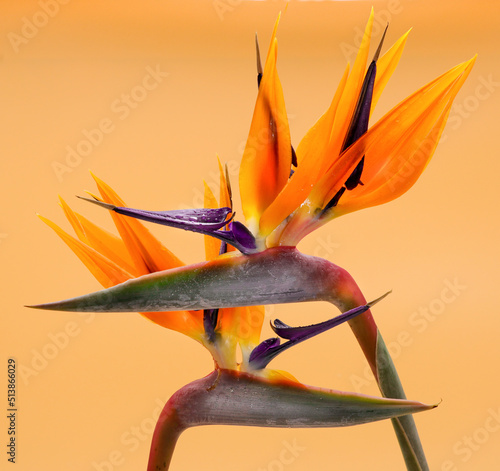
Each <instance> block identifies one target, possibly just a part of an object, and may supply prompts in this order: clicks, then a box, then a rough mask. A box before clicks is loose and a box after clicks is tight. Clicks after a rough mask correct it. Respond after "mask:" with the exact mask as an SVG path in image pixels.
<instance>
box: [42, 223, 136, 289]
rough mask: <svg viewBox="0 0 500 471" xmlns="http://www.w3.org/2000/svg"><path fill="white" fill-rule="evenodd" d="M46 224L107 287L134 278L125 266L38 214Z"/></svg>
mask: <svg viewBox="0 0 500 471" xmlns="http://www.w3.org/2000/svg"><path fill="white" fill-rule="evenodd" d="M38 217H39V218H40V219H41V220H42V221H43V222H44V223H45V224H47V225H48V226H49V227H51V228H52V229H53V230H54V231H55V232H56V234H57V235H58V236H59V237H60V238H61V239H62V240H63V241H64V242H65V243H66V245H68V247H69V248H70V249H71V250H72V251H73V252H74V253H75V254H76V256H77V257H78V258H79V259H80V260H81V261H82V262H83V264H84V265H85V266H86V267H87V268H88V269H89V271H90V272H91V273H92V275H94V276H95V278H96V279H97V281H99V283H101V285H102V286H104V287H105V288H109V287H111V286H114V285H117V284H118V283H123V282H124V281H127V280H129V279H130V278H133V277H132V275H131V274H130V273H128V272H126V271H125V270H124V269H123V268H121V267H120V266H118V265H116V263H114V262H112V261H111V260H109V259H108V258H106V257H105V256H103V255H101V254H100V253H99V252H97V251H96V250H94V249H93V248H92V247H89V246H88V245H86V244H84V243H83V242H81V241H79V240H77V239H75V238H74V237H72V236H70V235H69V234H67V233H66V232H65V231H63V230H62V229H61V228H60V227H59V226H58V225H56V224H54V223H53V222H52V221H50V220H49V219H46V218H44V217H43V216H40V215H39V216H38Z"/></svg>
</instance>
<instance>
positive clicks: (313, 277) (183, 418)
mask: <svg viewBox="0 0 500 471" xmlns="http://www.w3.org/2000/svg"><path fill="white" fill-rule="evenodd" d="M373 18H374V16H373V11H372V13H371V15H370V18H369V20H368V23H367V26H366V28H365V32H364V36H363V40H362V43H361V46H360V49H359V52H358V55H357V57H356V60H355V62H354V64H353V67H352V70H350V71H349V67H347V68H346V70H345V72H344V74H343V76H342V78H341V80H340V84H339V86H338V88H337V91H336V93H335V95H334V97H333V99H332V102H331V104H330V106H329V108H328V109H327V111H326V112H325V113H324V114H323V115H322V116H321V117H320V118H319V120H318V121H317V122H316V124H315V125H314V126H313V127H312V128H311V129H310V130H309V131H308V133H307V134H306V135H305V136H304V138H303V139H302V141H301V142H300V143H299V145H298V147H297V149H296V151H295V149H294V147H293V146H292V142H291V137H290V132H289V127H288V121H287V114H286V109H285V102H284V98H283V91H282V88H281V84H280V81H279V77H278V73H277V70H276V62H277V39H276V32H277V27H278V22H279V18H278V21H277V22H276V24H275V28H274V31H273V34H272V39H271V44H270V47H269V51H268V54H267V59H266V61H265V66H264V68H262V66H261V64H260V56H259V53H258V54H257V57H258V85H259V91H258V96H257V101H256V105H255V110H254V115H253V119H252V122H251V126H250V132H249V136H248V140H247V144H246V147H245V151H244V153H243V158H242V163H241V167H240V178H239V186H240V193H241V200H242V209H243V214H244V216H245V220H246V225H244V224H242V223H241V222H239V221H236V220H235V219H234V217H235V213H234V211H233V203H232V197H231V188H230V183H229V178H228V177H227V172H225V171H224V168H223V166H222V165H221V164H220V162H219V170H220V195H219V201H217V199H216V198H215V196H214V195H213V193H212V192H211V190H210V189H209V187H208V186H205V208H203V209H196V210H177V211H144V210H138V209H132V208H129V207H127V206H126V205H125V203H124V202H123V201H122V200H121V199H120V198H119V196H118V195H117V194H116V193H115V192H114V191H113V190H112V189H111V188H110V187H109V186H108V185H106V184H105V183H104V182H102V181H101V180H99V179H98V178H97V177H94V178H95V180H96V182H97V186H98V189H99V191H100V197H97V196H95V195H91V196H92V197H93V199H91V200H89V201H92V202H94V203H96V204H98V205H100V206H103V207H105V208H107V209H108V210H110V212H111V215H112V217H113V220H114V223H115V225H116V227H117V230H118V232H119V234H120V237H116V236H114V235H112V234H111V233H109V232H107V231H105V230H103V229H101V228H99V227H97V226H95V225H94V224H93V223H91V222H90V221H89V220H88V219H86V218H85V217H83V216H82V215H80V214H77V213H75V212H73V211H72V210H71V209H70V208H69V206H68V205H67V204H66V203H65V202H64V201H63V200H61V205H62V207H63V210H64V212H65V215H66V217H67V219H68V220H69V222H70V223H71V225H72V227H73V229H74V231H75V233H76V235H77V237H78V239H75V238H73V237H71V236H70V235H68V234H67V233H66V232H64V231H63V230H62V229H61V228H59V227H58V226H57V225H55V224H54V223H52V222H51V221H48V220H46V219H44V218H42V219H43V220H44V221H45V222H47V224H49V225H50V226H51V227H52V228H53V229H54V230H55V231H56V232H57V233H58V235H59V236H60V237H61V238H62V239H63V240H64V241H65V242H66V243H67V244H68V245H69V247H70V248H71V249H72V250H73V251H74V252H75V253H76V255H77V256H78V257H79V258H80V259H81V260H82V261H83V263H84V264H85V265H86V266H87V268H88V269H89V270H90V271H91V272H92V274H93V275H94V276H95V277H96V278H97V280H98V281H99V282H100V283H101V284H102V285H103V286H104V288H105V289H104V290H102V291H98V292H96V293H92V294H88V295H84V296H80V297H77V298H73V299H69V300H66V301H61V302H55V303H49V304H43V305H38V306H33V307H37V308H43V309H54V310H67V311H92V312H111V311H113V312H141V313H142V315H143V316H144V317H146V318H148V319H149V320H151V321H153V322H155V323H157V324H159V325H161V326H163V327H166V328H169V329H172V330H176V331H179V332H182V333H184V334H186V335H188V336H190V337H191V338H193V339H194V340H196V341H197V342H199V343H201V344H202V345H204V346H205V347H206V348H207V349H208V350H209V351H210V353H211V354H212V356H213V358H214V363H215V369H214V372H213V373H211V374H210V375H208V376H207V377H205V378H203V379H201V380H198V381H195V382H193V383H191V384H189V385H187V386H185V387H184V388H182V389H181V390H180V391H178V392H177V393H176V394H174V396H172V398H171V399H170V400H169V402H168V403H167V405H166V406H165V409H164V411H163V412H162V415H161V416H160V419H159V421H158V424H157V427H156V430H155V433H154V436H153V443H152V447H151V454H150V460H149V465H148V470H150V471H152V470H157V469H167V468H168V467H169V463H170V459H171V457H172V454H173V451H174V447H175V443H176V441H177V438H178V437H179V435H180V433H181V432H182V431H183V430H184V429H186V428H187V427H191V426H195V425H202V424H232V425H254V426H273V427H280V426H286V427H331V426H345V425H355V424H360V423H365V422H369V421H374V420H381V419H385V418H391V419H392V421H393V425H394V429H395V432H396V435H397V437H398V440H399V444H400V447H401V450H402V453H403V457H404V460H405V463H406V466H407V468H408V469H411V470H413V469H415V470H425V469H428V466H427V462H426V459H425V455H424V452H423V449H422V446H421V443H420V439H419V437H418V433H417V430H416V427H415V423H414V421H413V418H412V416H411V415H409V414H413V413H415V412H419V411H423V410H428V409H430V408H432V407H433V406H428V405H425V404H422V403H418V402H414V401H408V400H406V396H405V393H404V391H403V387H402V385H401V382H400V381H399V378H398V375H397V372H396V369H395V367H394V364H393V362H392V360H391V359H390V356H389V353H388V351H387V348H386V346H385V344H384V341H383V338H382V336H381V334H380V332H379V330H378V329H377V326H376V323H375V321H374V319H373V316H372V313H371V309H370V308H371V307H372V306H373V305H374V304H375V303H376V302H377V301H379V300H380V299H381V298H383V297H384V296H382V297H381V298H379V299H377V300H375V301H373V302H371V303H367V302H366V300H365V298H364V296H363V294H362V293H361V291H360V289H359V288H358V286H357V285H356V283H355V281H354V280H353V279H352V277H351V276H350V275H349V274H348V273H347V272H346V271H345V270H344V269H342V268H340V267H338V266H336V265H334V264H332V263H330V262H328V261H326V260H323V259H320V258H317V257H311V256H307V255H304V254H301V253H300V252H299V251H298V250H297V249H296V248H295V247H296V245H297V244H298V242H299V241H300V240H301V239H302V238H303V237H305V236H306V235H307V234H309V233H310V232H311V231H313V230H315V229H317V228H318V227H320V226H322V225H323V224H325V223H327V222H329V221H330V220H332V219H334V218H336V217H338V216H341V215H343V214H347V213H349V212H353V211H356V210H359V209H363V208H368V207H370V206H375V205H379V204H383V203H386V202H388V201H391V200H393V199H395V198H397V197H399V196H400V195H401V194H403V193H404V192H406V191H407V190H408V189H409V188H410V187H411V186H412V185H413V184H414V183H415V182H416V180H417V179H418V177H419V176H420V174H421V173H422V171H423V170H424V168H425V167H426V165H427V163H428V162H429V160H430V158H431V156H432V154H433V153H434V150H435V148H436V146H437V143H438V141H439V138H440V136H441V133H442V131H443V129H444V126H445V124H446V120H447V118H448V115H449V113H450V109H451V105H452V102H453V99H454V98H455V96H456V94H457V93H458V91H459V89H460V87H461V86H462V84H463V83H464V81H465V79H466V78H467V76H468V74H469V73H470V70H471V68H472V66H473V64H474V61H475V58H473V59H471V60H469V61H467V62H464V63H463V64H460V65H458V66H456V67H454V68H452V69H450V70H449V71H448V72H446V73H444V74H443V75H441V76H440V77H438V78H436V79H435V80H433V81H432V82H430V83H429V84H427V85H425V86H424V87H422V88H421V89H419V90H418V91H416V92H415V93H413V94H412V95H410V96H409V97H408V98H406V99H405V100H403V101H402V102H401V103H400V104H398V105H397V106H395V107H394V108H393V109H392V110H391V111H389V112H388V113H387V114H386V115H385V116H383V117H382V118H381V119H380V120H379V121H378V122H377V123H376V124H374V125H373V126H372V127H370V128H369V127H368V122H369V118H370V114H371V113H372V111H373V108H374V107H375V105H376V102H377V101H378V99H379V97H380V95H381V93H382V90H383V89H384V87H385V86H386V84H387V82H388V80H389V78H390V76H391V75H392V73H393V71H394V69H395V68H396V65H397V63H398V61H399V59H400V57H401V54H402V51H403V48H404V45H405V42H406V39H407V36H408V33H406V34H405V35H403V36H402V37H401V38H400V39H399V40H398V41H396V43H395V44H394V45H393V46H392V47H391V48H390V49H389V50H388V51H387V52H386V53H385V54H384V55H381V48H382V42H383V38H382V40H381V41H380V44H379V46H378V48H377V51H376V52H375V55H374V58H373V60H372V61H371V62H370V64H369V65H368V67H367V62H368V51H369V45H370V38H371V29H372V24H373ZM384 36H385V33H384ZM257 52H258V45H257ZM138 219H142V220H145V221H149V222H153V223H158V224H163V225H167V226H173V227H178V228H181V229H185V230H189V231H194V232H198V233H201V234H204V235H205V251H206V258H207V261H205V262H201V263H198V264H195V265H190V266H184V264H183V263H182V262H181V261H180V260H179V259H178V258H177V257H176V256H175V255H174V254H172V253H171V252H170V251H169V250H168V249H167V248H165V247H164V246H163V245H162V244H161V242H159V241H158V240H157V239H156V238H155V237H154V236H153V235H152V234H151V233H150V232H149V231H148V229H147V228H146V227H145V226H144V225H143V224H142V223H141V222H140V221H138ZM315 300H324V301H328V302H331V303H332V304H334V305H336V306H337V307H338V308H339V309H340V310H341V311H342V314H341V315H339V316H337V317H335V318H333V319H330V320H327V321H325V322H322V323H320V324H315V325H309V326H303V327H291V326H288V325H287V324H285V323H284V322H281V321H280V320H278V319H276V320H275V321H274V322H273V323H272V325H271V326H272V328H273V330H274V332H275V333H276V337H275V338H271V339H267V340H264V341H262V342H260V333H261V327H262V323H263V319H264V308H263V305H265V304H278V303H291V302H302V301H315ZM343 322H348V323H349V324H350V326H351V328H352V330H353V332H354V334H355V336H356V338H357V339H358V342H359V344H360V346H361V348H362V350H363V352H364V354H365V356H366V358H367V360H368V362H369V364H370V367H371V369H372V371H373V374H374V376H375V378H376V380H377V382H378V384H379V387H380V390H381V392H382V395H383V396H384V397H383V398H376V397H370V396H364V395H357V394H348V393H341V392H338V391H333V390H323V389H318V388H313V387H310V386H305V385H303V384H301V383H299V382H298V381H297V380H296V379H295V378H294V377H293V376H292V375H290V374H289V373H286V372H281V371H276V370H272V369H269V368H268V364H269V363H270V362H271V361H272V360H273V359H274V358H275V357H276V356H277V355H278V354H280V353H282V352H283V351H285V350H287V349H288V348H290V347H292V346H294V345H297V344H298V343H300V342H302V341H304V340H307V339H309V338H311V337H313V336H315V335H318V334H320V333H322V332H324V331H326V330H328V329H331V328H333V327H335V326H337V325H339V324H341V323H343ZM283 341H284V342H283ZM282 342H283V343H282ZM238 349H240V350H241V358H242V360H241V361H239V362H238V361H237V360H236V358H237V350H238Z"/></svg>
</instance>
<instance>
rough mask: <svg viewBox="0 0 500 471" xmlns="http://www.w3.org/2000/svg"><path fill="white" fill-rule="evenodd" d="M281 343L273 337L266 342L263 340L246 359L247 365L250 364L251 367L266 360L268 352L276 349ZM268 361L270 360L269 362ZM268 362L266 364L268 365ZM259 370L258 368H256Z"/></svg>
mask: <svg viewBox="0 0 500 471" xmlns="http://www.w3.org/2000/svg"><path fill="white" fill-rule="evenodd" d="M280 343H281V341H280V339H279V338H277V337H273V338H270V339H267V340H264V341H263V342H261V343H259V345H257V346H256V347H255V348H254V349H253V350H252V353H250V357H249V359H248V361H249V363H252V366H253V365H255V364H257V363H259V364H260V362H261V361H262V359H265V358H267V356H268V355H269V353H270V352H272V351H273V349H275V348H276V347H279V345H280ZM269 361H270V360H269ZM269 361H268V362H267V363H269ZM267 363H266V364H267ZM261 368H265V366H262V367H261ZM256 369H260V368H256Z"/></svg>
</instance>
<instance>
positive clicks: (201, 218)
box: [79, 197, 257, 254]
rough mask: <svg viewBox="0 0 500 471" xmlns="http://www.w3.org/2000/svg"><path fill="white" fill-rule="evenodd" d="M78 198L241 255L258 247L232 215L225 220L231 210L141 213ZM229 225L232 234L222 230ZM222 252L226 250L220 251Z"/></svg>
mask: <svg viewBox="0 0 500 471" xmlns="http://www.w3.org/2000/svg"><path fill="white" fill-rule="evenodd" d="M79 198H81V199H84V200H85V201H89V202H91V203H94V204H97V205H98V206H102V207H103V208H106V209H109V210H110V211H114V212H116V213H118V214H122V215H124V216H129V217H133V218H136V219H142V220H143V221H148V222H152V223H155V224H161V225H163V226H169V227H176V228H178V229H184V230H186V231H191V232H198V233H200V234H205V235H209V236H211V237H215V238H216V239H219V240H221V241H223V242H225V243H228V244H231V245H232V246H233V247H235V248H237V249H238V250H239V251H240V252H242V253H244V254H249V253H253V252H255V251H256V250H255V249H256V247H257V244H256V243H255V238H254V237H253V235H252V234H251V232H250V231H249V230H248V229H247V228H246V227H245V226H244V225H243V224H241V223H240V222H231V221H232V218H233V217H234V214H233V215H231V217H230V218H229V219H228V216H229V215H230V214H231V213H232V211H231V208H227V207H224V208H217V209H207V208H204V209H179V210H173V211H144V210H142V209H133V208H124V207H121V206H115V205H112V204H108V203H103V202H102V201H99V200H91V199H89V198H82V197H79ZM228 224H229V225H230V227H231V230H229V231H226V230H223V229H222V228H223V227H224V226H226V225H228ZM222 250H225V249H224V248H223V247H221V251H222ZM222 253H224V252H222Z"/></svg>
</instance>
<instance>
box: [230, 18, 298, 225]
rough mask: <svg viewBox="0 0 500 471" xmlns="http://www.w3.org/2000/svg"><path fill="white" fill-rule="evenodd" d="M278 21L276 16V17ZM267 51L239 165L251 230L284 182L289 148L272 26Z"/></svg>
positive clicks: (286, 175) (288, 169)
mask: <svg viewBox="0 0 500 471" xmlns="http://www.w3.org/2000/svg"><path fill="white" fill-rule="evenodd" d="M278 21H279V18H278ZM278 21H277V22H276V25H275V30H274V33H273V37H272V39H271V45H270V48H269V52H268V55H267V60H266V65H265V67H264V73H263V76H262V81H261V83H260V87H259V93H258V96H257V102H256V104H255V110H254V114H253V118H252V123H251V125H250V132H249V135H248V140H247V144H246V147H245V150H244V152H243V157H242V162H241V167H240V178H239V181H240V192H241V201H242V208H243V213H244V215H245V218H246V220H247V223H248V225H249V227H250V228H251V230H252V231H254V232H255V233H256V232H257V231H258V223H259V219H260V216H261V214H262V213H263V212H264V211H265V209H266V208H267V207H268V206H269V205H270V204H271V202H272V201H273V200H274V199H275V198H276V196H277V195H278V193H279V192H280V191H281V190H282V188H283V187H284V186H285V184H286V182H287V181H288V177H289V175H290V168H291V160H292V151H291V141H290V131H289V129H288V118H287V114H286V108H285V100H284V98H283V90H282V88H281V83H280V80H279V77H278V73H277V70H276V60H277V40H276V38H275V34H276V27H277V24H278Z"/></svg>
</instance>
